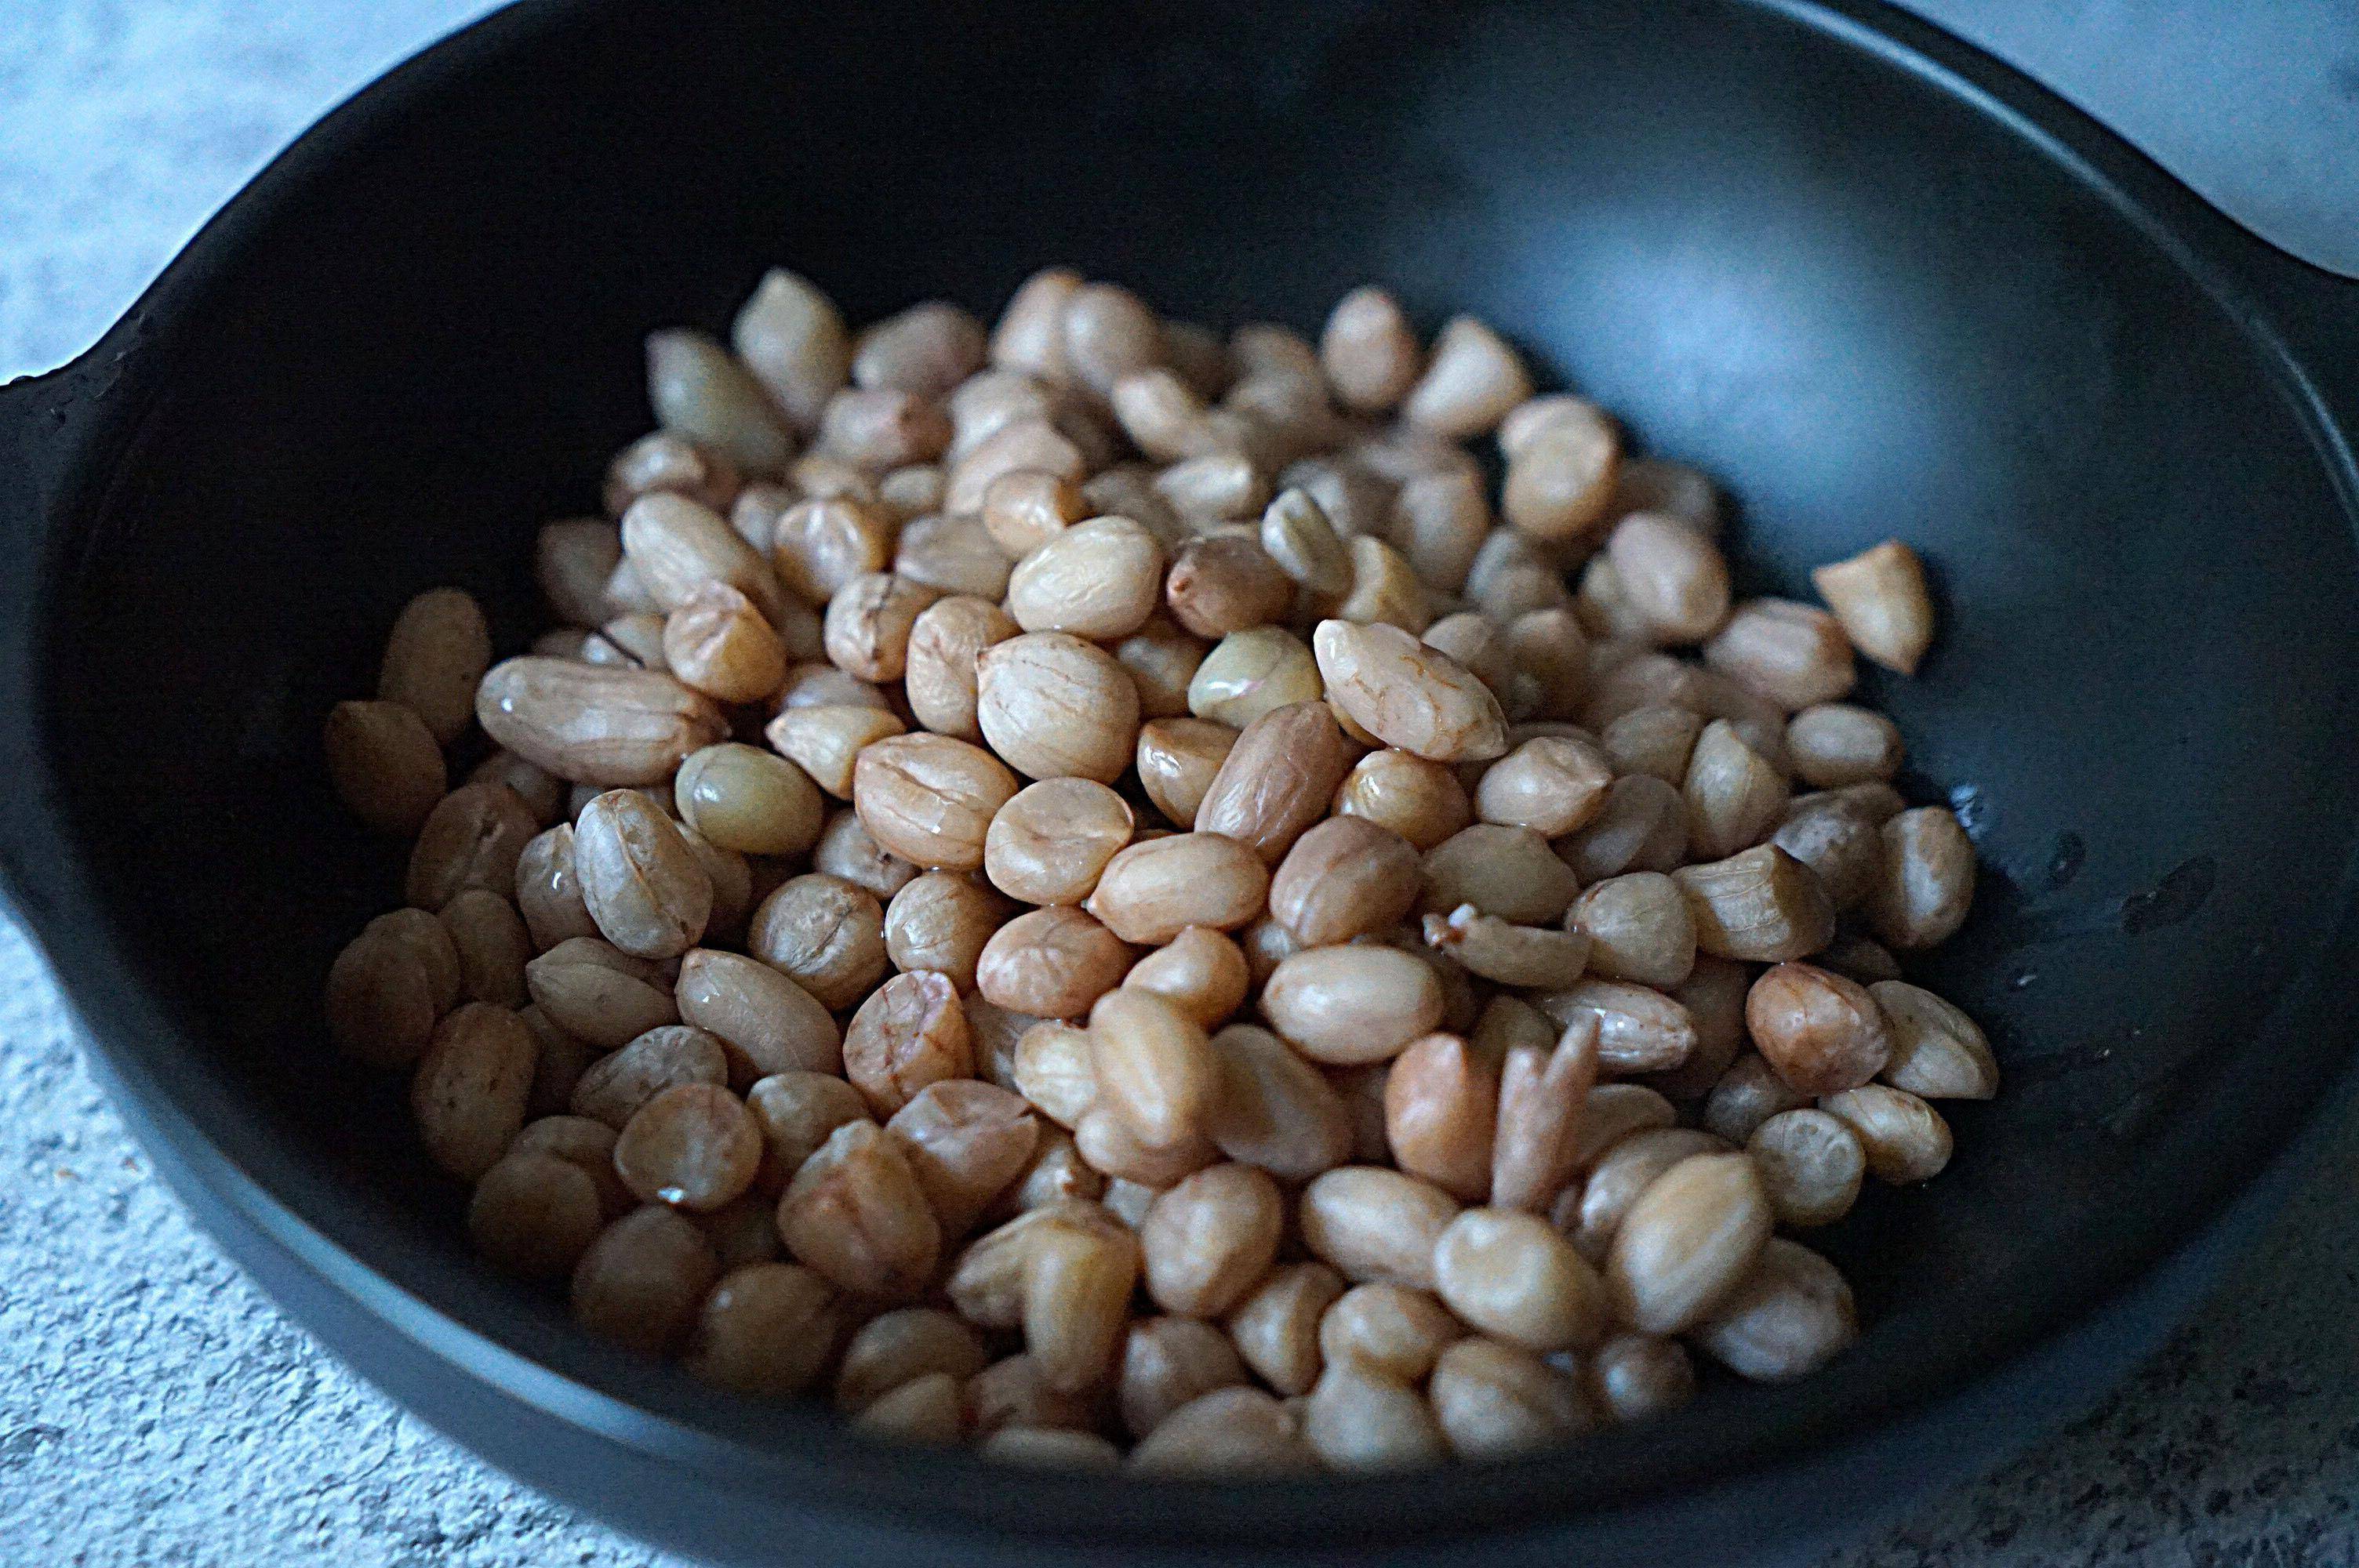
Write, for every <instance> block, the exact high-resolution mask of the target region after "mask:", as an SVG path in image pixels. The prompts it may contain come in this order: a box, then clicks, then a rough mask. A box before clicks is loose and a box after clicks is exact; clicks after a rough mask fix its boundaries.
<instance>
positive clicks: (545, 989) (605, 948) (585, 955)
mask: <svg viewBox="0 0 2359 1568" xmlns="http://www.w3.org/2000/svg"><path fill="white" fill-rule="evenodd" d="M524 984H525V989H527V990H528V991H530V992H531V993H532V1000H534V1001H535V1002H536V1003H538V1005H539V1007H540V1008H541V1010H542V1011H545V1012H546V1013H548V1015H549V1020H550V1022H553V1023H555V1024H556V1025H557V1026H558V1027H559V1028H560V1029H562V1030H563V1031H565V1033H568V1034H571V1035H573V1036H575V1037H576V1038H578V1039H581V1040H583V1041H586V1042H587V1043H588V1044H591V1045H593V1046H597V1047H599V1048H602V1049H604V1050H609V1051H612V1050H614V1049H616V1048H618V1047H620V1046H622V1045H625V1044H628V1043H629V1042H630V1041H631V1040H633V1039H635V1038H636V1037H637V1036H638V1035H640V1034H643V1033H646V1032H647V1031H648V1030H650V1029H653V1028H656V1027H657V1026H658V1025H659V1024H666V1023H671V1022H676V1021H677V1020H678V1019H679V1008H678V1007H677V1006H676V1005H675V1004H674V1002H673V1000H672V990H671V987H670V985H669V983H667V982H666V981H665V980H664V979H663V976H662V974H661V972H660V971H659V970H658V969H656V968H654V966H652V965H649V964H647V963H645V962H644V961H642V960H639V959H636V958H633V957H631V956H630V955H628V954H626V953H625V952H623V951H621V950H620V949H618V948H616V947H614V946H612V945H611V944H609V943H607V942H605V941H603V940H601V939H600V938H598V937H595V936H573V937H569V938H567V939H566V940H564V941H562V942H560V943H559V944H558V945H557V946H554V947H551V948H550V949H549V951H548V952H546V953H543V954H542V955H540V957H537V958H535V959H533V960H532V961H531V962H530V963H528V964H527V965H526V966H525V967H524Z"/></svg>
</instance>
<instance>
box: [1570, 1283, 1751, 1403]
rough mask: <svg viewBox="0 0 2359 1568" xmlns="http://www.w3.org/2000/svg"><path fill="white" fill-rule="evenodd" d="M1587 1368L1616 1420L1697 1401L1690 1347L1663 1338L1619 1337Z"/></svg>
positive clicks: (1591, 1388) (1592, 1387) (1598, 1399)
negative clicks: (1689, 1352) (1689, 1354)
mask: <svg viewBox="0 0 2359 1568" xmlns="http://www.w3.org/2000/svg"><path fill="white" fill-rule="evenodd" d="M1773 1239H1774V1238H1773ZM1582 1370H1583V1372H1584V1374H1585V1376H1584V1379H1583V1381H1584V1384H1585V1386H1586V1388H1587V1390H1588V1393H1589V1397H1590V1399H1591V1400H1592V1401H1593V1402H1594V1403H1595V1404H1596V1406H1597V1407H1598V1409H1599V1410H1601V1411H1603V1412H1604V1413H1605V1415H1606V1416H1607V1418H1608V1419H1610V1420H1613V1421H1615V1422H1633V1421H1645V1420H1647V1419H1648V1418H1650V1417H1653V1416H1658V1415H1668V1414H1669V1413H1670V1412H1671V1411H1675V1410H1677V1409H1679V1408H1680V1406H1681V1405H1684V1404H1686V1403H1687V1402H1688V1401H1689V1400H1692V1399H1694V1398H1695V1363H1694V1362H1693V1361H1691V1360H1690V1359H1689V1357H1688V1352H1687V1346H1684V1345H1681V1344H1680V1342H1679V1341H1678V1340H1676V1339H1666V1338H1664V1337H1662V1336H1659V1335H1654V1334H1617V1335H1615V1336H1614V1337H1613V1338H1611V1339H1609V1340H1607V1341H1606V1342H1605V1343H1604V1344H1603V1345H1601V1346H1598V1347H1597V1350H1596V1352H1595V1354H1593V1355H1592V1356H1591V1357H1589V1361H1588V1365H1587V1366H1586V1367H1585V1368H1583V1369H1582Z"/></svg>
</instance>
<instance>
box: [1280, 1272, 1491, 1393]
mask: <svg viewBox="0 0 2359 1568" xmlns="http://www.w3.org/2000/svg"><path fill="white" fill-rule="evenodd" d="M1465 1333H1466V1328H1465V1325H1463V1324H1461V1323H1460V1322H1459V1321H1458V1320H1457V1319H1456V1318H1454V1317H1452V1316H1451V1314H1450V1311H1449V1309H1448V1308H1447V1307H1444V1306H1443V1305H1442V1304H1441V1303H1440V1299H1439V1298H1437V1297H1436V1296H1435V1295H1434V1294H1433V1293H1432V1292H1430V1291H1420V1290H1412V1289H1409V1288H1408V1287H1407V1286H1403V1285H1396V1284H1390V1283H1387V1282H1386V1281H1375V1282H1373V1283H1369V1284H1364V1285H1354V1286H1353V1287H1352V1288H1351V1289H1350V1290H1348V1291H1345V1292H1343V1294H1342V1295H1341V1296H1340V1297H1338V1298H1336V1300H1335V1301H1334V1303H1333V1304H1332V1305H1331V1306H1329V1307H1328V1308H1327V1310H1326V1312H1325V1313H1324V1314H1321V1317H1320V1319H1319V1344H1318V1357H1317V1360H1318V1361H1319V1363H1320V1364H1321V1365H1323V1366H1336V1365H1339V1364H1345V1363H1348V1364H1351V1365H1353V1366H1356V1367H1358V1368H1362V1369H1364V1370H1366V1371H1370V1372H1374V1373H1377V1374H1379V1375H1381V1376H1384V1377H1387V1378H1397V1379H1400V1380H1401V1381H1402V1382H1405V1383H1417V1382H1421V1381H1422V1380H1423V1379H1424V1378H1425V1375H1426V1374H1427V1373H1428V1372H1430V1371H1431V1370H1432V1369H1433V1363H1434V1361H1435V1359H1436V1358H1437V1357H1440V1354H1441V1352H1442V1351H1443V1350H1444V1349H1445V1348H1446V1347H1448V1346H1449V1345H1450V1344H1451V1342H1452V1341H1454V1340H1457V1339H1459V1338H1462V1337H1463V1336H1464V1335H1465Z"/></svg>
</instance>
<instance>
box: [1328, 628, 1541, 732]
mask: <svg viewBox="0 0 2359 1568" xmlns="http://www.w3.org/2000/svg"><path fill="white" fill-rule="evenodd" d="M1311 643H1312V648H1313V652H1314V656H1315V657H1316V658H1317V660H1318V664H1319V673H1320V675H1321V678H1322V679H1324V680H1325V682H1326V685H1327V695H1328V698H1329V700H1330V701H1332V702H1333V703H1334V704H1335V705H1336V706H1337V708H1340V709H1341V710H1342V711H1343V713H1344V714H1345V715H1347V716H1348V717H1349V718H1350V719H1352V720H1353V722H1354V723H1356V724H1358V725H1360V726H1361V727H1362V728H1363V729H1364V730H1367V731H1368V732H1369V733H1370V734H1372V735H1375V737H1376V738H1377V739H1379V740H1380V741H1383V742H1384V743H1385V744H1386V745H1388V746H1397V747H1399V748H1401V749H1402V750H1403V751H1407V752H1415V753H1416V754H1417V755H1419V756H1420V757H1424V758H1427V759H1428V760H1430V761H1433V762H1480V761H1486V760H1488V759H1490V758H1493V757H1496V756H1499V755H1501V754H1503V753H1504V752H1506V749H1507V738H1506V715H1505V714H1504V713H1503V712H1501V711H1500V708H1499V701H1498V698H1496V697H1494V696H1492V695H1491V691H1490V688H1489V687H1485V686H1484V684H1483V683H1482V682H1481V681H1480V680H1478V679H1476V678H1475V676H1473V673H1472V672H1471V671H1469V670H1468V669H1467V668H1466V666H1465V665H1461V664H1460V663H1458V661H1457V660H1455V659H1452V658H1451V657H1450V656H1449V655H1448V654H1443V653H1442V652H1440V650H1439V649H1435V648H1429V647H1427V646H1426V645H1425V644H1423V643H1419V642H1418V641H1417V640H1416V639H1415V638H1413V637H1411V636H1410V635H1409V634H1408V633H1406V632H1404V631H1402V630H1400V629H1399V628H1398V627H1396V626H1386V625H1357V624H1354V623H1353V622H1347V621H1322V622H1320V623H1319V628H1318V630H1317V632H1316V633H1313V634H1312V638H1311Z"/></svg>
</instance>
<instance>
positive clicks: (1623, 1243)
mask: <svg viewBox="0 0 2359 1568" xmlns="http://www.w3.org/2000/svg"><path fill="white" fill-rule="evenodd" d="M1773 1220H1774V1216H1773V1215H1772V1214H1771V1213H1770V1209H1769V1200H1768V1195H1767V1194H1766V1193H1764V1192H1763V1191H1762V1189H1761V1179H1760V1177H1759V1175H1758V1174H1757V1173H1756V1172H1755V1170H1754V1166H1753V1162H1752V1161H1751V1160H1750V1159H1749V1158H1747V1157H1746V1156H1745V1155H1743V1154H1695V1155H1690V1157H1689V1158H1687V1159H1685V1160H1682V1161H1680V1162H1679V1163H1678V1164H1676V1165H1673V1166H1672V1167H1671V1168H1670V1169H1669V1170H1668V1171H1666V1172H1664V1173H1662V1174H1661V1175H1660V1176H1658V1177H1656V1178H1655V1181H1654V1182H1653V1184H1651V1185H1649V1186H1648V1187H1647V1190H1646V1191H1645V1192H1643V1193H1641V1194H1639V1195H1638V1199H1637V1201H1636V1203H1634V1204H1632V1205H1631V1206H1630V1209H1629V1212H1628V1213H1626V1214H1625V1215H1624V1216H1623V1217H1622V1224H1621V1226H1620V1227H1619V1228H1618V1229H1617V1230H1615V1232H1614V1245H1613V1249H1612V1250H1611V1251H1610V1252H1609V1253H1608V1254H1607V1257H1606V1260H1605V1281H1606V1285H1607V1288H1608V1290H1609V1292H1611V1295H1612V1299H1613V1302H1614V1313H1615V1315H1616V1316H1617V1317H1619V1318H1620V1319H1621V1321H1622V1322H1624V1323H1625V1324H1627V1325H1630V1326H1631V1327H1633V1328H1640V1329H1644V1330H1646V1331H1647V1332H1648V1333H1650V1334H1676V1333H1680V1332H1681V1331H1683V1330H1685V1329H1687V1328H1690V1327H1692V1326H1693V1325H1695V1324H1697V1323H1699V1322H1701V1320H1702V1319H1703V1318H1704V1317H1705V1316H1706V1315H1708V1314H1710V1312H1711V1311H1712V1307H1713V1306H1714V1304H1715V1303H1718V1302H1719V1301H1720V1299H1721V1298H1722V1297H1723V1296H1725V1295H1727V1294H1728V1292H1730V1291H1731V1290H1733V1289H1734V1287H1735V1286H1736V1285H1737V1283H1738V1282H1739V1281H1742V1280H1743V1279H1744V1278H1745V1275H1746V1274H1748V1273H1750V1272H1751V1271H1752V1269H1753V1267H1754V1264H1755V1262H1756V1260H1757V1259H1758V1258H1759V1257H1760V1255H1761V1249H1762V1245H1763V1243H1765V1242H1766V1241H1767V1240H1768V1238H1769V1228H1770V1226H1771V1224H1772V1222H1773Z"/></svg>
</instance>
